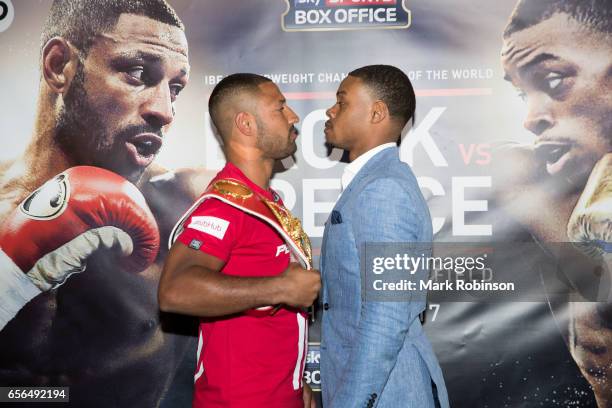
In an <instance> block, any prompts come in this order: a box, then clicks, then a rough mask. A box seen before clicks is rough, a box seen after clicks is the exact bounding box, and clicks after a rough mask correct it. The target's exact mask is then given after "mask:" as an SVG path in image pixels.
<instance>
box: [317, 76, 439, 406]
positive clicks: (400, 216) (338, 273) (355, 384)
mask: <svg viewBox="0 0 612 408" xmlns="http://www.w3.org/2000/svg"><path fill="white" fill-rule="evenodd" d="M414 108H415V96H414V91H413V89H412V85H411V84H410V81H409V80H408V77H407V76H406V75H405V74H404V73H403V72H402V71H400V70H399V69H397V68H395V67H391V66H388V65H372V66H367V67H363V68H359V69H357V70H355V71H353V72H351V73H350V74H349V75H348V76H347V77H346V78H345V79H344V81H342V83H341V84H340V87H339V88H338V92H337V102H336V104H334V106H332V107H331V108H330V109H328V111H327V116H328V117H329V120H328V121H327V122H326V123H325V137H326V141H327V142H328V143H329V144H331V145H333V146H335V147H338V148H342V149H345V150H346V151H348V153H349V160H350V162H351V163H350V164H349V165H348V166H347V167H346V168H345V171H344V174H343V175H342V188H343V191H342V194H341V196H340V198H339V200H338V202H337V203H336V205H335V207H334V210H333V211H332V213H331V215H330V217H329V219H328V221H327V223H326V225H325V233H324V235H323V244H322V253H321V275H322V280H323V291H322V296H321V301H322V303H323V321H322V341H321V385H322V391H323V406H324V408H357V407H379V408H382V407H385V408H386V407H392V408H398V407H414V408H428V407H432V408H433V407H434V406H435V402H434V401H435V399H434V392H433V387H432V381H433V382H434V383H435V385H436V389H437V397H438V400H439V404H440V406H442V407H448V396H447V392H446V387H445V385H444V379H443V377H442V371H441V369H440V366H439V364H438V361H437V359H436V356H435V354H434V352H433V350H432V348H431V345H430V344H429V341H428V340H427V338H426V336H425V334H424V332H423V330H422V328H421V323H420V321H419V313H421V312H422V311H423V310H424V309H425V300H424V299H421V300H418V301H410V302H408V301H405V302H389V301H385V302H381V301H368V300H364V299H363V297H362V282H361V279H362V274H361V268H360V259H364V258H363V256H364V254H363V248H364V243H366V242H392V243H393V242H395V243H403V242H431V241H432V239H433V237H432V227H431V217H430V215H429V210H428V208H427V204H426V203H425V200H424V198H423V196H422V194H421V192H420V190H419V186H418V184H417V180H416V178H415V176H414V174H413V173H412V171H411V170H410V167H409V166H408V165H406V164H404V163H402V162H401V161H400V160H399V153H398V149H397V145H396V141H397V140H398V139H399V136H400V134H401V131H402V129H403V127H404V126H405V124H406V123H407V122H408V120H410V119H411V118H412V117H413V115H414Z"/></svg>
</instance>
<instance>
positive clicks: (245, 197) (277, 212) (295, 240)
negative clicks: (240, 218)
mask: <svg viewBox="0 0 612 408" xmlns="http://www.w3.org/2000/svg"><path fill="white" fill-rule="evenodd" d="M210 198H214V199H217V200H220V201H223V202H224V203H226V204H229V205H231V206H232V207H235V208H237V209H239V210H241V211H244V212H245V213H247V214H250V215H252V216H254V217H257V218H259V219H260V220H262V221H264V222H265V223H267V224H268V225H270V226H271V227H272V228H274V229H275V230H276V231H277V232H278V233H279V234H280V235H281V237H283V240H284V241H285V243H286V244H287V245H288V246H289V248H290V249H291V253H292V255H293V257H294V258H296V259H297V260H298V261H299V262H300V264H301V265H302V267H303V268H304V269H311V268H312V250H311V247H310V238H308V235H306V233H305V232H304V229H303V228H302V223H301V222H300V220H299V219H297V218H295V217H294V216H293V215H291V212H289V210H287V209H286V208H285V207H284V206H283V205H280V204H279V203H276V202H274V201H271V200H268V199H267V198H265V197H264V196H262V195H261V194H258V193H257V192H254V191H253V190H251V189H250V188H249V187H248V186H246V185H245V184H244V183H242V182H241V181H238V180H235V179H229V178H227V179H217V180H213V182H211V183H210V184H209V186H208V188H207V189H206V191H204V194H202V195H201V196H200V198H199V199H198V200H197V201H196V202H195V203H194V204H193V205H192V206H191V208H189V210H187V212H186V213H185V214H184V215H183V216H182V217H181V219H180V220H179V221H178V222H177V223H176V225H175V226H174V228H173V229H172V232H171V233H170V238H169V241H168V247H171V246H172V244H173V243H174V241H176V238H177V237H178V236H179V235H180V234H181V232H183V229H184V228H183V224H184V223H185V221H187V219H188V218H189V216H191V214H192V213H193V211H195V209H196V208H197V207H198V206H199V205H200V204H201V203H202V202H204V201H205V200H208V199H210Z"/></svg>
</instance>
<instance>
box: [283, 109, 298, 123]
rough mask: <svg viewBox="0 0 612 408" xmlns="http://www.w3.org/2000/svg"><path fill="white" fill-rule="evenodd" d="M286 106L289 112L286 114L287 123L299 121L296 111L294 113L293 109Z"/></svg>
mask: <svg viewBox="0 0 612 408" xmlns="http://www.w3.org/2000/svg"><path fill="white" fill-rule="evenodd" d="M286 108H287V109H288V111H289V112H288V113H289V114H288V115H287V120H288V121H289V123H291V124H292V125H294V124H296V123H298V122H299V121H300V117H299V116H298V115H297V113H295V111H294V110H293V109H291V108H290V107H289V106H287V107H286Z"/></svg>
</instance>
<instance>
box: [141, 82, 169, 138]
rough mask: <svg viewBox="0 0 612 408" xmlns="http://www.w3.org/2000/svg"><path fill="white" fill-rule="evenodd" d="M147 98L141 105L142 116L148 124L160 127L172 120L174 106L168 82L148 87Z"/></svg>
mask: <svg viewBox="0 0 612 408" xmlns="http://www.w3.org/2000/svg"><path fill="white" fill-rule="evenodd" d="M149 91H150V92H149V94H148V95H147V96H148V97H147V100H146V101H145V103H144V104H143V105H142V112H141V115H142V117H143V118H144V119H145V120H146V121H147V123H148V124H150V125H152V126H155V127H159V128H162V127H164V126H166V125H168V124H170V123H172V121H173V120H174V107H173V106H172V97H171V94H170V88H169V87H168V84H167V83H166V84H164V83H159V84H158V85H157V86H155V87H152V88H151V89H149Z"/></svg>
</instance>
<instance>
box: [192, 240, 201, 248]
mask: <svg viewBox="0 0 612 408" xmlns="http://www.w3.org/2000/svg"><path fill="white" fill-rule="evenodd" d="M200 247H202V241H199V240H197V239H192V240H191V242H190V243H189V248H191V249H200Z"/></svg>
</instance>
